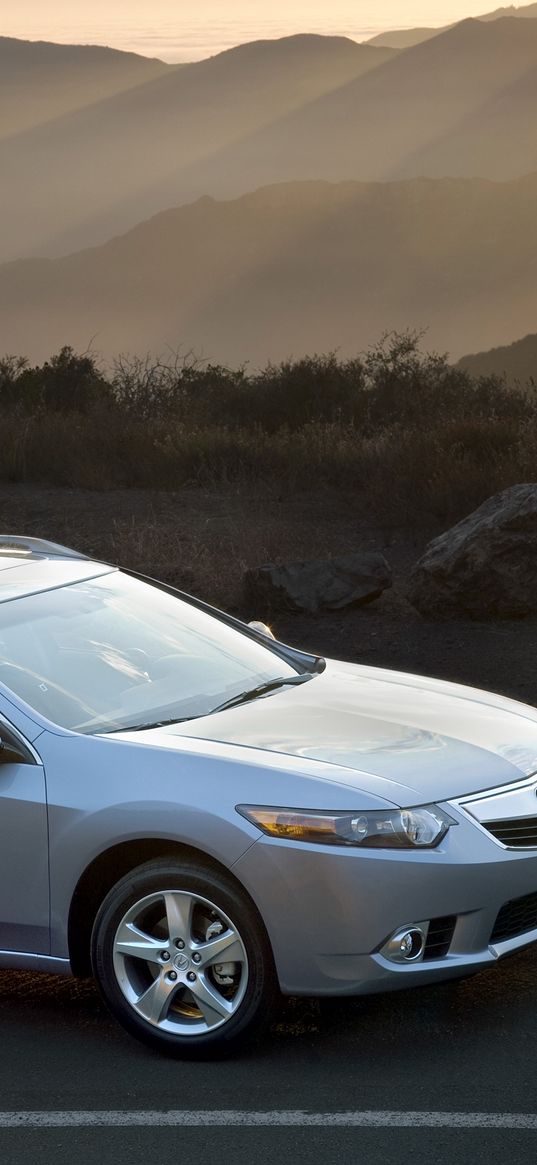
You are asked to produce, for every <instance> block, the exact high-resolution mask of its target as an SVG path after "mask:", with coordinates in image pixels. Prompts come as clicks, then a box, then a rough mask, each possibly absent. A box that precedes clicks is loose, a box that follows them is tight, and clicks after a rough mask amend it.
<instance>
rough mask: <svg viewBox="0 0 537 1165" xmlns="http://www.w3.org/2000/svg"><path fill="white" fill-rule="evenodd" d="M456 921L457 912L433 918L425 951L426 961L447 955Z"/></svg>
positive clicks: (424, 957)
mask: <svg viewBox="0 0 537 1165" xmlns="http://www.w3.org/2000/svg"><path fill="white" fill-rule="evenodd" d="M456 921H457V916H456V915H455V914H448V915H446V916H445V917H444V918H431V921H430V923H429V930H428V931H427V938H426V940H425V949H424V951H423V959H424V961H425V960H426V959H442V958H443V957H444V955H447V953H448V951H449V948H450V946H451V940H452V938H453V931H454V930H455V923H456Z"/></svg>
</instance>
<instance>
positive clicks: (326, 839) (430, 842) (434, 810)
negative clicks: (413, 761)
mask: <svg viewBox="0 0 537 1165" xmlns="http://www.w3.org/2000/svg"><path fill="white" fill-rule="evenodd" d="M237 812H238V813H241V814H242V816H243V817H246V818H247V820H248V821H251V822H252V824H253V825H257V826H258V828H259V829H261V830H262V831H263V833H267V834H268V835H269V837H284V838H287V839H288V840H289V841H313V842H317V843H318V844H320V845H353V846H359V847H360V849H373V848H374V849H415V848H417V849H432V848H433V847H434V846H436V845H438V844H439V842H441V841H442V838H443V837H445V835H446V833H447V831H448V829H449V827H450V825H456V824H457V822H456V821H454V819H453V818H452V817H449V816H448V814H447V813H444V811H443V810H442V809H439V808H438V805H420V806H419V807H418V808H417V809H388V810H379V809H375V810H373V811H369V810H368V811H367V812H365V813H339V812H336V813H322V812H319V811H318V810H317V809H305V810H304V809H279V808H276V807H270V806H261V805H237Z"/></svg>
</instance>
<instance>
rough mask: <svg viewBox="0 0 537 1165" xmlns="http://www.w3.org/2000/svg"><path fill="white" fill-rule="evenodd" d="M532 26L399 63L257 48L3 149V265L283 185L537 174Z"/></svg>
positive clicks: (478, 36)
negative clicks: (196, 205) (184, 206)
mask: <svg viewBox="0 0 537 1165" xmlns="http://www.w3.org/2000/svg"><path fill="white" fill-rule="evenodd" d="M536 109H537V20H520V19H514V18H509V19H498V20H496V21H494V22H489V23H487V22H481V21H475V20H468V21H463V22H462V23H461V24H458V25H456V26H455V27H454V28H451V29H449V30H448V31H447V32H444V33H442V34H441V35H439V36H436V37H435V38H434V39H433V40H429V41H427V42H426V43H424V44H420V45H417V46H415V47H413V48H409V49H407V50H406V51H404V52H398V51H396V50H392V49H386V48H378V47H374V46H370V45H361V44H356V43H355V42H353V41H350V40H346V39H345V38H332V37H315V36H299V37H290V38H285V39H283V40H280V41H266V42H256V43H253V44H250V45H243V46H241V47H239V48H237V49H233V50H231V51H230V52H226V53H222V54H220V55H218V56H216V57H213V58H211V59H210V60H207V61H201V62H198V63H196V64H192V65H185V66H182V67H180V68H172V67H168V68H167V69H166V70H165V71H164V73H163V74H162V75H159V76H157V77H156V79H154V80H149V81H145V82H143V83H142V84H139V85H137V86H136V87H131V88H130V89H129V90H128V91H126V92H122V93H119V94H117V95H115V96H112V97H109V98H107V99H106V100H103V101H100V102H98V103H97V104H95V103H93V104H90V105H87V106H86V107H85V108H84V109H81V110H78V111H75V112H70V113H69V114H67V115H65V116H63V117H58V118H56V120H54V121H51V122H48V123H47V124H46V125H40V126H38V127H37V128H35V129H33V130H29V131H27V132H26V133H19V134H17V135H15V136H12V137H10V138H9V139H8V140H4V142H0V201H1V203H2V207H3V216H4V222H6V221H7V222H8V223H9V230H7V231H5V232H4V238H3V240H2V242H1V244H0V259H2V258H3V259H11V258H18V257H21V256H29V255H36V254H41V255H49V256H53V255H58V254H62V253H63V254H65V253H67V252H69V251H72V250H75V249H78V248H81V247H85V246H90V245H94V244H98V243H100V242H102V241H104V240H106V239H107V238H110V237H111V236H112V235H114V234H117V233H119V232H122V231H124V230H126V229H128V228H129V227H132V226H134V225H135V224H136V223H137V222H140V221H142V220H144V219H146V218H148V217H149V216H150V215H153V214H155V213H157V212H158V211H160V210H162V209H164V208H166V207H167V206H175V205H178V204H179V203H184V202H187V201H190V200H192V199H195V198H197V197H200V196H203V195H206V194H208V195H211V196H215V197H218V198H222V197H224V198H230V197H235V196H237V195H240V194H242V193H244V192H247V191H249V190H253V189H257V188H258V187H260V186H264V185H267V184H272V183H274V182H287V181H295V180H302V179H319V178H320V179H325V180H328V181H339V180H342V179H355V180H361V181H379V180H380V181H382V180H394V179H401V178H411V177H419V176H422V175H425V176H431V177H443V176H446V175H450V176H457V177H458V176H460V177H488V178H493V179H498V180H503V179H508V178H512V177H518V176H521V175H523V174H524V173H528V172H532V171H534V170H537V134H536V132H535V130H536Z"/></svg>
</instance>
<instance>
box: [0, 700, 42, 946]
mask: <svg viewBox="0 0 537 1165" xmlns="http://www.w3.org/2000/svg"><path fill="white" fill-rule="evenodd" d="M49 942H50V939H49V876H48V835H47V807H46V791H45V774H44V770H43V765H42V764H41V761H40V758H39V755H38V753H37V752H36V751H35V749H34V747H33V746H32V745H31V744H29V743H28V742H27V741H26V740H25V738H24V737H23V736H22V735H21V733H19V732H18V730H17V729H16V728H14V726H13V725H12V724H10V723H9V722H8V721H7V720H5V719H4V717H3V716H2V715H1V714H0V953H1V952H6V951H21V952H25V953H35V954H47V953H48V950H49Z"/></svg>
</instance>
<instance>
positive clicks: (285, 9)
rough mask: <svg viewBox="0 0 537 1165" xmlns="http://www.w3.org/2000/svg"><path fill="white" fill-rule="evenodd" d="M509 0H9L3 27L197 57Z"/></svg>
mask: <svg viewBox="0 0 537 1165" xmlns="http://www.w3.org/2000/svg"><path fill="white" fill-rule="evenodd" d="M500 2H501V0H497V2H496V3H495V2H494V0H492V2H491V0H488V2H487V0H1V4H0V35H4V36H17V37H24V38H26V39H30V40H36V39H43V40H57V41H72V42H78V43H80V42H83V43H88V42H92V43H98V44H109V45H112V46H113V47H114V48H121V49H133V50H135V51H136V52H140V53H146V54H148V55H154V56H161V57H164V58H166V59H167V60H194V59H196V58H199V57H204V56H209V55H210V54H211V53H215V52H219V51H220V50H221V49H223V48H229V47H230V46H231V45H233V44H238V43H240V42H241V41H246V40H255V39H257V38H259V37H274V36H285V35H286V34H289V33H293V32H321V33H330V34H340V35H345V36H351V37H354V38H355V39H357V40H362V39H364V38H366V37H368V36H373V34H374V33H375V32H380V31H381V30H383V29H386V28H405V27H413V26H414V25H441V24H448V23H449V22H450V21H455V20H461V19H463V18H464V17H466V16H479V15H480V14H482V13H484V12H489V11H491V9H493V8H495V7H497V6H498V4H499V3H500Z"/></svg>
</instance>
